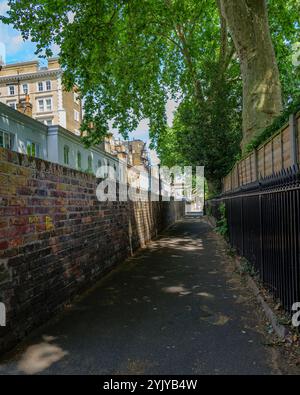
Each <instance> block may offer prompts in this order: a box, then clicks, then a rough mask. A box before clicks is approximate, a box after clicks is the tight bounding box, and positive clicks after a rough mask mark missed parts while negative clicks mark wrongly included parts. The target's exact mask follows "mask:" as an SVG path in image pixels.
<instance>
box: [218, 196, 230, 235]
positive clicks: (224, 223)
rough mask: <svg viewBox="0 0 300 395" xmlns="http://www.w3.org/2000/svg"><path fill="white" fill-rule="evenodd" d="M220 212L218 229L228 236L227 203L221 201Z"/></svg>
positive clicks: (220, 232) (221, 233)
mask: <svg viewBox="0 0 300 395" xmlns="http://www.w3.org/2000/svg"><path fill="white" fill-rule="evenodd" d="M219 213H220V219H219V220H218V222H217V227H216V231H217V232H218V233H219V234H220V235H222V236H224V237H227V236H228V223H227V217H226V205H225V203H221V204H220V205H219Z"/></svg>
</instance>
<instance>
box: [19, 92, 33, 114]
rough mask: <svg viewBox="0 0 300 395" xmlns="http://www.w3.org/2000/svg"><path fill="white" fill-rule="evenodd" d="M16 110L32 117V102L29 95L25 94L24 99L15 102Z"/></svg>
mask: <svg viewBox="0 0 300 395" xmlns="http://www.w3.org/2000/svg"><path fill="white" fill-rule="evenodd" d="M17 110H18V111H19V112H21V113H22V114H25V115H27V116H28V117H31V118H32V104H31V103H30V97H29V95H26V96H25V100H20V101H19V103H18V104H17Z"/></svg>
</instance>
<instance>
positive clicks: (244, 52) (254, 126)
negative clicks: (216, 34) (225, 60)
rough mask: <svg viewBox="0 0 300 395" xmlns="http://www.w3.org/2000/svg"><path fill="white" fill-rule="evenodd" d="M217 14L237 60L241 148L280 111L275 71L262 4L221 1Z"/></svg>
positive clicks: (244, 0) (255, 0)
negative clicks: (219, 10)
mask: <svg viewBox="0 0 300 395" xmlns="http://www.w3.org/2000/svg"><path fill="white" fill-rule="evenodd" d="M221 12H222V14H223V16H224V17H225V19H226V21H227V24H228V28H229V31H230V34H231V36H232V39H233V41H234V45H235V47H236V51H237V53H238V56H239V59H240V67H241V74H242V79H243V141H242V148H245V145H246V144H247V143H249V141H250V140H251V139H252V138H253V137H254V136H255V135H256V134H258V133H259V132H260V131H261V130H263V129H264V128H266V127H267V126H269V125H270V124H271V123H272V121H273V120H274V118H276V117H277V116H278V115H279V114H280V113H281V111H282V96H281V85H280V79H279V71H278V66H277V62H276V57H275V51H274V47H273V44H272V39H271V34H270V28H269V21H268V11H267V4H266V0H221Z"/></svg>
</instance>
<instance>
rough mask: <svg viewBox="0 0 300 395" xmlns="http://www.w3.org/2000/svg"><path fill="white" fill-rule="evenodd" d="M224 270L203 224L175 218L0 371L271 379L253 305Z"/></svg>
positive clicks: (211, 238) (3, 363) (267, 355)
mask: <svg viewBox="0 0 300 395" xmlns="http://www.w3.org/2000/svg"><path fill="white" fill-rule="evenodd" d="M225 266H226V264H225V261H224V256H223V252H222V251H221V250H220V247H219V246H218V243H217V241H216V239H215V237H214V234H213V233H212V232H211V229H210V227H209V226H208V225H207V224H205V223H204V222H203V221H201V220H199V219H186V220H184V221H181V222H178V223H176V224H175V225H174V226H173V227H172V228H171V229H169V230H168V231H167V232H166V233H165V234H163V235H162V236H161V238H160V239H158V240H157V241H155V242H153V243H152V244H151V245H150V247H148V248H147V249H145V250H143V251H141V252H140V253H139V254H138V255H136V256H135V257H134V258H131V259H130V260H128V261H127V262H126V263H125V264H124V265H122V266H121V267H120V268H119V269H117V270H115V271H114V272H113V273H111V274H110V275H109V276H107V277H106V278H104V279H103V280H102V281H101V282H100V284H99V286H98V287H97V288H96V289H94V290H92V291H91V292H90V293H88V294H87V295H86V296H85V297H84V298H83V299H82V300H81V301H79V302H78V303H76V304H74V305H73V306H71V307H70V308H69V309H68V310H67V311H66V312H65V313H64V314H63V315H62V316H61V317H60V318H59V319H58V320H55V321H54V322H52V323H49V324H48V325H47V326H45V327H44V328H42V329H40V330H39V331H38V332H36V333H35V335H34V337H32V338H31V339H30V340H27V342H26V343H25V345H23V346H22V349H23V351H20V352H19V353H18V354H15V355H14V356H10V357H9V358H6V360H5V361H2V362H1V363H0V374H1V373H2V374H3V373H11V374H14V373H25V374H34V373H42V374H269V373H272V368H271V367H270V365H271V364H270V361H271V355H270V353H269V351H268V350H267V349H266V348H265V347H264V346H263V345H262V344H263V340H264V339H263V336H262V335H261V334H260V333H259V331H258V329H257V325H258V322H257V319H256V318H255V317H256V316H257V314H256V312H255V305H253V303H251V302H250V300H249V294H246V295H243V290H242V289H241V288H240V287H238V288H236V287H235V286H234V285H232V284H231V283H230V281H228V275H227V274H226V270H225ZM246 292H247V291H246Z"/></svg>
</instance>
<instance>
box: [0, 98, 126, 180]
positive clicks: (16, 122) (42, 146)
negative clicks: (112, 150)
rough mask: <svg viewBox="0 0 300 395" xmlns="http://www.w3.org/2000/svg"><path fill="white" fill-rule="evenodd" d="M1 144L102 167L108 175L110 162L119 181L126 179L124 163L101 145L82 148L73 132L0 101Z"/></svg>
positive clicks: (82, 167)
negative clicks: (49, 124) (25, 113)
mask: <svg viewBox="0 0 300 395" xmlns="http://www.w3.org/2000/svg"><path fill="white" fill-rule="evenodd" d="M0 147H4V148H7V149H10V150H12V151H17V152H20V153H23V154H27V155H29V156H34V157H37V158H41V159H45V160H48V161H50V162H53V163H58V164H60V165H63V166H67V167H70V168H74V169H76V170H79V171H85V172H86V171H87V172H90V173H94V174H97V171H98V169H99V168H100V167H101V168H102V170H103V174H102V175H103V176H106V175H108V166H110V167H111V168H113V169H114V170H115V172H116V175H117V179H118V180H119V181H121V182H125V181H126V178H125V177H126V174H125V172H124V166H122V164H121V163H120V161H119V160H118V158H116V157H115V156H113V155H111V154H109V153H107V152H104V151H103V150H102V149H101V148H100V147H90V148H85V147H84V146H83V144H82V142H81V139H80V137H79V136H76V135H75V134H74V133H72V132H70V131H68V130H66V129H64V128H63V127H61V126H58V125H53V126H47V125H44V124H42V123H40V122H38V121H36V120H34V119H32V118H30V117H28V116H26V115H24V114H22V113H20V112H19V111H16V110H14V109H13V108H10V107H9V106H7V105H5V104H3V103H0Z"/></svg>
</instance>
